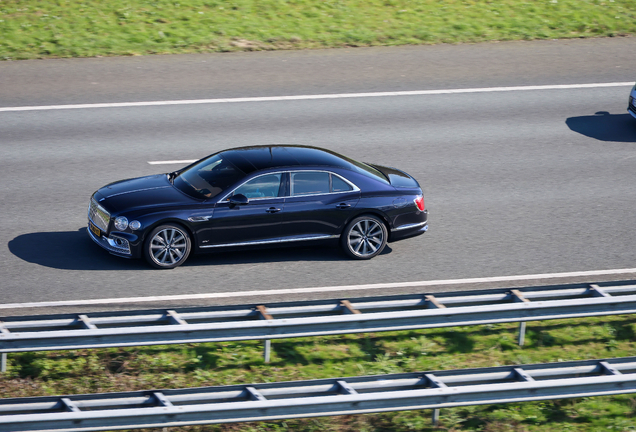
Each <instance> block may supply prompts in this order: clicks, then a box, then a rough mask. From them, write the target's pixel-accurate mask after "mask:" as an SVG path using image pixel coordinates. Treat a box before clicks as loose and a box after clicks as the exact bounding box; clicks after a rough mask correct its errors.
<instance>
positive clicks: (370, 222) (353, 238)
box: [340, 215, 388, 260]
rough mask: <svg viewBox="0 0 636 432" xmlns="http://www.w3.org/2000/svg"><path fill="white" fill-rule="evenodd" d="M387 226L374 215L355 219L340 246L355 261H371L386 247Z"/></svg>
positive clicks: (344, 234) (342, 238) (345, 231)
mask: <svg viewBox="0 0 636 432" xmlns="http://www.w3.org/2000/svg"><path fill="white" fill-rule="evenodd" d="M387 237H388V236H387V230H386V225H384V223H383V222H382V220H380V218H378V217H377V216H373V215H364V216H360V217H357V218H355V219H354V220H352V221H351V222H349V224H348V225H347V226H346V228H345V229H344V232H343V233H342V237H341V238H340V245H341V246H342V249H343V250H344V252H345V253H346V254H347V255H349V256H350V257H351V258H354V259H360V260H364V259H371V258H373V257H374V256H376V255H379V254H380V253H381V252H382V250H383V249H384V247H385V246H386V240H387Z"/></svg>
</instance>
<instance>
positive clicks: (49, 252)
mask: <svg viewBox="0 0 636 432" xmlns="http://www.w3.org/2000/svg"><path fill="white" fill-rule="evenodd" d="M9 251H11V253H12V254H13V255H15V256H17V257H18V258H20V259H22V260H24V261H27V262H30V263H33V264H39V265H41V266H44V267H51V268H56V269H61V270H146V269H149V267H148V266H146V265H145V263H144V262H143V261H139V260H128V259H125V258H119V257H116V256H113V255H111V254H109V253H108V252H106V251H105V250H103V249H101V248H100V247H99V246H97V245H96V244H95V243H93V241H92V240H91V239H90V238H89V237H88V234H86V228H80V229H78V230H77V231H58V232H38V233H29V234H23V235H20V236H18V237H16V238H14V239H13V240H11V241H10V242H9Z"/></svg>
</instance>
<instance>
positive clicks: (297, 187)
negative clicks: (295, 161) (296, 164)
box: [290, 171, 329, 196]
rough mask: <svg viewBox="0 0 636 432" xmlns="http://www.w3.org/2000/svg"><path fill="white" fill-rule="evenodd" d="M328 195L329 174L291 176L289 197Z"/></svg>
mask: <svg viewBox="0 0 636 432" xmlns="http://www.w3.org/2000/svg"><path fill="white" fill-rule="evenodd" d="M325 193H329V173H327V172H316V171H309V172H294V173H292V174H291V193H290V195H291V196H297V195H314V194H325Z"/></svg>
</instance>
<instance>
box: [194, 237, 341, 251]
mask: <svg viewBox="0 0 636 432" xmlns="http://www.w3.org/2000/svg"><path fill="white" fill-rule="evenodd" d="M337 238H340V235H338V234H337V235H323V234H316V235H309V236H297V237H281V238H274V239H269V240H254V241H247V242H240V243H225V244H218V245H206V246H199V247H200V248H201V249H208V248H220V247H233V246H257V245H267V244H278V243H291V242H299V241H309V240H328V239H337Z"/></svg>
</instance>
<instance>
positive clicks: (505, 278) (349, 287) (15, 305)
mask: <svg viewBox="0 0 636 432" xmlns="http://www.w3.org/2000/svg"><path fill="white" fill-rule="evenodd" d="M632 273H636V268H626V269H613V270H592V271H580V272H568V273H545V274H533V275H519V276H495V277H484V278H471V279H446V280H432V281H418V282H394V283H380V284H367V285H343V286H331V287H315V288H290V289H276V290H268V291H244V292H236V291H233V292H227V293H203V294H184V295H167V296H154V297H123V298H110V299H90V300H62V301H49V302H38V303H9V304H0V309H22V308H40V307H59V306H88V305H101V304H115V303H140V302H158V301H174V300H197V299H213V298H230V297H257V296H264V295H287V294H307V293H323V292H334V291H361V290H370V289H388V288H403V287H426V286H437V285H463V284H472V283H489V282H512V281H523V280H541V279H562V278H570V277H587V276H604V275H620V274H632Z"/></svg>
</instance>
